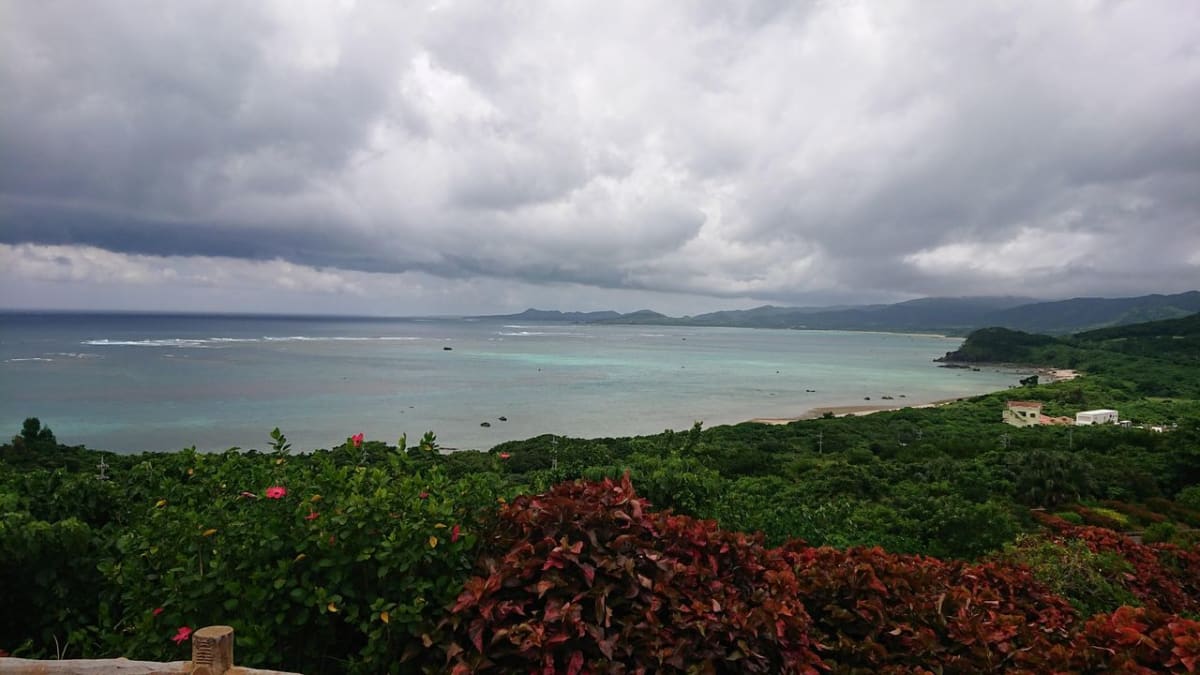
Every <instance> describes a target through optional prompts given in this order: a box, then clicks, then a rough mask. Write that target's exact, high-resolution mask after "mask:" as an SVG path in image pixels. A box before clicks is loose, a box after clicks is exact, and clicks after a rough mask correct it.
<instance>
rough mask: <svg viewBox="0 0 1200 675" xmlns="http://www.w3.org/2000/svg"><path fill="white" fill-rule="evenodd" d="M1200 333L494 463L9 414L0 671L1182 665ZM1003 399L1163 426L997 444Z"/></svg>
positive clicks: (1194, 579)
mask: <svg viewBox="0 0 1200 675" xmlns="http://www.w3.org/2000/svg"><path fill="white" fill-rule="evenodd" d="M1198 341H1200V315H1195V316H1191V317H1187V318H1183V319H1176V320H1170V321H1160V322H1152V323H1147V324H1136V325H1131V326H1123V327H1119V328H1111V329H1103V330H1098V331H1092V332H1088V333H1079V334H1075V335H1072V336H1069V337H1059V338H1051V337H1047V336H1037V335H1031V334H1026V333H1019V332H1016V331H1007V330H1004V329H985V330H982V331H977V332H976V333H973V334H972V335H971V336H970V337H969V338H968V340H967V341H966V342H965V343H964V344H963V346H962V348H960V349H959V350H958V351H957V352H954V353H952V354H950V355H947V360H948V361H951V362H971V363H974V362H1004V363H1019V364H1026V365H1035V366H1045V367H1060V368H1073V369H1076V370H1079V371H1081V372H1082V373H1083V377H1081V378H1079V379H1076V380H1071V381H1064V382H1057V383H1053V384H1045V385H1031V386H1021V387H1018V388H1017V389H1014V390H1009V391H1003V392H997V393H994V394H989V395H985V396H979V397H974V398H971V399H966V400H961V401H958V402H955V403H951V404H947V405H942V406H937V407H931V408H906V409H903V410H898V411H893V412H882V413H876V414H872V415H867V416H859V417H855V416H846V417H840V418H833V417H830V418H823V419H815V420H806V421H799V422H793V423H790V424H787V425H778V426H773V425H760V424H751V423H747V424H741V425H736V426H723V427H715V428H707V429H706V428H703V427H702V426H701V425H700V424H697V425H696V426H695V427H694V428H692V429H690V430H685V431H678V432H672V431H666V432H663V433H661V434H657V435H652V436H641V437H622V436H619V435H616V433H615V434H614V436H613V437H611V438H598V439H577V438H568V437H551V436H541V437H536V438H531V439H527V440H524V441H517V442H512V443H505V444H502V445H500V446H497V447H495V448H492V449H491V450H489V451H486V452H477V451H463V452H454V453H442V452H439V451H438V448H437V441H436V437H434V436H433V435H432V434H430V435H427V436H426V437H425V438H423V439H421V440H420V441H414V442H411V443H410V442H407V440H406V439H401V441H400V442H398V443H397V442H392V441H390V440H387V441H385V440H379V439H363V438H361V436H358V435H356V434H355V430H354V429H347V430H346V435H347V440H346V442H345V443H344V444H342V445H340V446H338V447H335V448H331V449H322V450H315V451H311V452H310V451H307V449H305V450H306V451H305V452H299V451H297V450H298V449H293V448H291V447H290V445H289V443H288V441H287V438H286V436H285V434H284V433H275V434H273V435H272V436H271V437H270V438H269V440H268V441H267V443H266V444H265V445H263V446H262V447H261V449H257V450H240V449H231V450H229V451H227V452H223V453H199V452H195V451H193V450H187V449H185V450H177V451H173V452H162V453H146V454H141V455H116V454H113V453H106V452H101V451H96V450H89V449H85V448H80V447H66V446H63V445H60V444H58V443H57V441H56V439H55V438H54V434H53V432H52V431H51V430H49V429H47V428H45V427H44V426H43V425H42V424H41V423H40V422H39V421H37V420H35V419H30V420H29V421H27V423H26V425H25V426H24V428H23V429H21V430H20V431H19V434H18V435H17V436H16V437H14V438H13V439H12V442H10V443H8V444H5V445H4V446H2V447H0V513H3V519H2V520H0V589H2V590H3V594H4V596H5V597H4V606H5V608H6V611H4V612H0V650H5V651H7V652H8V653H11V654H13V655H17V656H26V657H34V658H54V657H56V656H65V657H72V658H79V657H93V658H98V657H108V656H116V655H127V656H130V657H135V658H139V659H162V660H174V659H182V658H186V654H187V648H186V645H182V644H179V643H178V642H176V641H174V640H172V637H173V636H176V635H177V634H178V632H179V629H180V628H182V627H192V628H195V627H200V626H204V625H209V624H218V623H223V624H229V625H232V626H233V627H234V628H235V629H236V631H237V635H238V638H237V639H238V661H239V663H245V664H249V665H253V666H258V667H275V668H286V669H291V670H298V671H302V672H306V673H317V672H363V673H375V672H446V671H454V672H496V673H504V672H531V671H543V672H559V671H561V672H577V673H583V672H597V673H599V672H609V673H623V672H629V673H632V672H681V673H682V672H714V673H718V672H764V673H775V672H835V673H851V672H879V671H888V670H890V671H891V672H916V670H915V669H917V668H927V669H929V670H932V671H935V672H936V671H938V670H939V669H940V670H942V671H945V672H983V671H994V670H1009V671H1014V672H1020V671H1024V672H1045V671H1046V670H1047V669H1048V668H1051V667H1052V668H1054V669H1057V670H1060V671H1065V672H1089V673H1100V672H1114V671H1127V672H1140V671H1136V669H1137V668H1147V669H1152V670H1156V671H1161V670H1166V671H1176V672H1192V671H1193V670H1194V669H1196V668H1197V667H1200V623H1198V622H1197V619H1198V618H1200V547H1198V546H1197V542H1198V541H1200V535H1198V534H1197V529H1198V528H1200V342H1198ZM1014 384H1016V383H1015V382H1014ZM1012 398H1020V399H1022V400H1037V401H1041V402H1043V403H1044V409H1045V412H1046V413H1047V414H1049V415H1073V414H1074V413H1076V412H1079V411H1081V410H1087V409H1093V408H1116V409H1118V410H1119V411H1120V414H1121V417H1122V418H1123V419H1131V420H1134V421H1136V422H1139V423H1144V424H1146V425H1153V426H1156V427H1160V428H1165V429H1167V430H1166V431H1164V432H1155V431H1152V430H1150V429H1148V428H1147V429H1143V428H1123V427H1119V426H1088V427H1063V426H1042V427H1033V428H1024V429H1021V428H1014V427H1011V426H1008V425H1005V424H1003V423H1002V422H1001V421H1000V420H1001V411H1002V410H1003V408H1004V405H1005V402H1006V400H1009V399H1012ZM614 432H619V429H614ZM252 440H253V439H248V441H252Z"/></svg>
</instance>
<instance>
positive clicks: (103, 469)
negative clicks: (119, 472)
mask: <svg viewBox="0 0 1200 675" xmlns="http://www.w3.org/2000/svg"><path fill="white" fill-rule="evenodd" d="M96 468H97V469H100V473H98V474H96V478H97V479H98V480H108V473H107V472H108V462H105V461H104V458H103V457H101V458H100V463H99V464H97V465H96Z"/></svg>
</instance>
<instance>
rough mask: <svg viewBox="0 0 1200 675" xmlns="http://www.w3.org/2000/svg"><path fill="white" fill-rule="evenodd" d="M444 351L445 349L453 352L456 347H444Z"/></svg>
mask: <svg viewBox="0 0 1200 675" xmlns="http://www.w3.org/2000/svg"><path fill="white" fill-rule="evenodd" d="M442 351H444V352H452V351H454V347H442Z"/></svg>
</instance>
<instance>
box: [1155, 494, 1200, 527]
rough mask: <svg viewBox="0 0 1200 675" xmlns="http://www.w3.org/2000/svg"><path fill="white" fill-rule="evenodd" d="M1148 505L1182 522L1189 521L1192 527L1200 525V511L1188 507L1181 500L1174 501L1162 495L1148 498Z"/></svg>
mask: <svg viewBox="0 0 1200 675" xmlns="http://www.w3.org/2000/svg"><path fill="white" fill-rule="evenodd" d="M1146 506H1148V507H1150V508H1152V509H1154V510H1155V511H1158V512H1159V513H1165V514H1167V515H1168V516H1170V517H1171V518H1173V519H1175V520H1178V521H1179V522H1181V523H1187V524H1188V525H1190V526H1192V527H1200V511H1197V510H1195V509H1191V508H1188V507H1186V506H1184V505H1183V504H1180V503H1179V502H1173V501H1171V500H1170V499H1163V498H1162V497H1151V498H1150V499H1147V500H1146Z"/></svg>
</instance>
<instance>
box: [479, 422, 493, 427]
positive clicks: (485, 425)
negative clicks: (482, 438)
mask: <svg viewBox="0 0 1200 675" xmlns="http://www.w3.org/2000/svg"><path fill="white" fill-rule="evenodd" d="M479 426H481V427H490V426H492V423H491V422H480V423H479Z"/></svg>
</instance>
